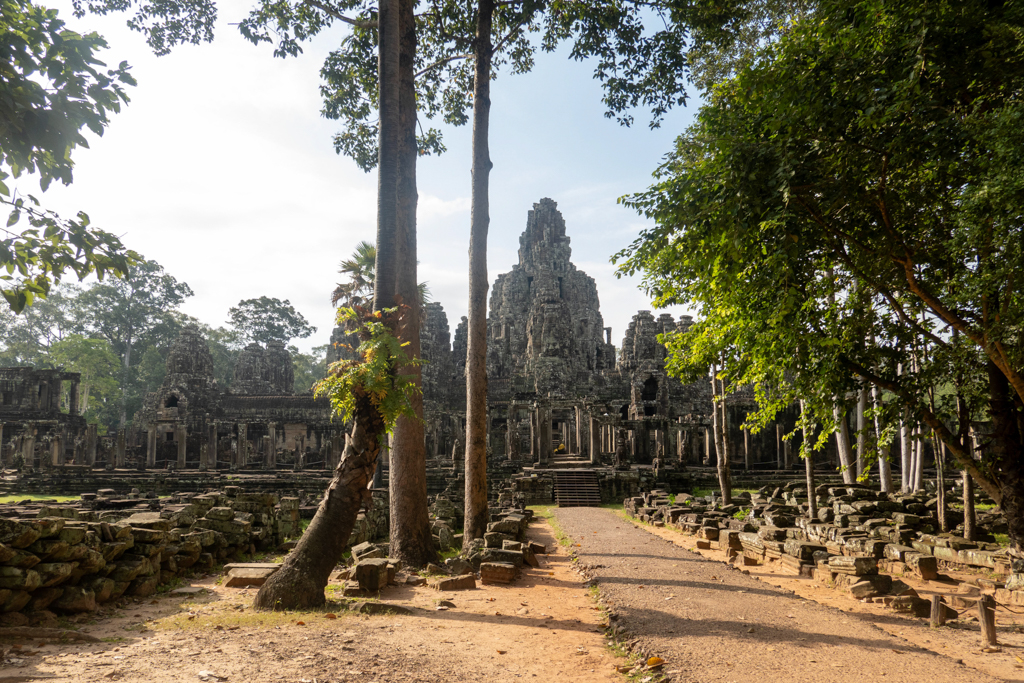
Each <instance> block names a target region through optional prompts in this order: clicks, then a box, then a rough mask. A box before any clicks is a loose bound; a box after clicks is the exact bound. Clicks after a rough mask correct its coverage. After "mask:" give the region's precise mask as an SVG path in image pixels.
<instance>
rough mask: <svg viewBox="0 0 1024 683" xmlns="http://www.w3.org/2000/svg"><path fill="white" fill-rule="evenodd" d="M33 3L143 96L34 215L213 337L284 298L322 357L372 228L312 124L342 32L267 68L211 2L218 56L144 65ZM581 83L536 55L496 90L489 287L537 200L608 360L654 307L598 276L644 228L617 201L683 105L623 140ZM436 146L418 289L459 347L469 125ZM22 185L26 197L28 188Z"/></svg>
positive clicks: (506, 264)
mask: <svg viewBox="0 0 1024 683" xmlns="http://www.w3.org/2000/svg"><path fill="white" fill-rule="evenodd" d="M44 4H46V5H48V6H52V7H56V8H58V9H60V10H61V16H62V17H63V18H64V19H65V20H66V21H67V22H68V25H69V26H70V27H72V28H74V29H75V30H78V31H90V30H95V31H98V32H99V33H101V34H102V35H103V36H105V37H106V38H107V41H108V43H109V45H110V49H109V50H107V51H106V52H105V53H104V54H103V55H102V56H101V58H103V59H105V61H106V62H107V63H108V64H110V65H114V64H116V63H117V62H119V61H121V60H127V61H128V63H129V64H131V65H132V67H133V69H132V73H133V74H134V75H135V77H136V79H137V80H138V82H139V84H138V87H135V88H130V89H129V95H130V97H131V102H130V103H129V105H128V106H127V107H125V108H124V109H123V110H122V111H121V113H119V114H116V115H114V116H113V120H112V122H111V125H110V126H109V128H108V129H107V132H106V134H105V135H104V136H103V137H102V138H96V137H95V136H92V137H91V138H90V140H91V149H82V150H78V151H77V152H76V154H75V160H76V167H75V182H74V184H73V185H71V186H70V187H67V188H65V187H55V188H51V189H50V190H49V191H48V192H46V193H45V195H43V200H44V204H45V205H46V206H47V207H48V208H53V209H57V210H59V211H61V212H62V213H67V214H68V215H72V214H73V213H74V212H75V211H77V210H84V211H86V212H87V213H89V215H90V217H91V218H92V221H93V223H94V224H95V225H97V226H99V227H101V228H103V229H105V230H108V231H111V232H114V233H116V234H118V235H120V236H121V238H122V241H123V242H124V243H125V244H126V245H127V246H129V247H130V248H133V249H135V250H136V251H138V252H140V253H142V254H143V255H145V256H146V257H147V258H151V259H156V260H157V261H158V262H159V263H161V264H162V265H163V266H164V267H165V268H166V269H167V271H168V272H170V273H171V274H172V275H174V276H175V277H177V278H178V279H179V280H183V281H185V282H187V283H188V284H189V285H190V286H191V287H192V289H193V290H194V291H195V296H194V297H193V298H191V299H189V300H188V301H187V302H186V304H185V305H184V307H183V308H184V310H185V312H187V313H189V314H191V315H194V316H195V317H197V318H199V319H200V320H202V321H204V322H206V323H207V324H210V325H213V326H218V325H222V324H224V323H225V321H226V319H227V311H228V308H229V307H231V306H233V305H234V304H236V303H237V302H238V301H239V300H241V299H248V298H253V297H258V296H264V295H265V296H271V297H277V298H280V299H289V300H291V302H292V304H293V305H294V306H295V307H296V308H297V309H298V310H299V311H300V312H301V313H302V314H303V315H305V316H306V318H307V319H308V320H309V321H310V322H311V324H313V325H315V326H317V327H318V328H319V329H318V331H317V333H316V334H315V335H313V336H312V337H311V338H309V339H307V340H301V341H299V342H297V344H298V345H299V346H300V348H302V349H308V348H310V347H311V346H314V345H318V344H324V343H326V342H327V340H328V338H329V335H330V328H331V327H332V323H333V313H332V311H333V309H332V308H331V305H330V300H329V295H330V293H331V291H332V290H333V288H334V285H335V283H336V282H338V281H339V276H337V267H338V262H339V261H340V260H341V259H342V258H345V257H347V256H349V255H350V254H351V253H352V250H353V248H354V247H355V245H356V243H357V242H359V241H360V240H364V239H365V240H369V241H373V239H374V235H375V230H376V227H375V226H376V175H375V174H369V175H367V174H365V173H363V172H362V171H360V170H359V169H358V168H356V166H355V164H354V163H353V162H352V161H351V160H349V159H348V158H346V157H342V156H339V155H337V154H335V152H334V150H333V147H332V145H331V135H332V134H333V133H335V132H336V131H337V130H338V129H339V124H338V123H337V122H334V121H328V120H326V119H324V118H322V117H321V116H320V113H319V112H320V104H321V102H320V95H319V91H318V88H319V85H320V78H319V71H320V67H321V64H322V62H323V59H324V56H325V55H326V54H327V53H328V52H329V50H330V49H331V48H332V47H334V46H335V45H337V44H338V42H339V37H340V36H341V35H343V31H344V29H342V28H340V27H339V28H337V29H332V30H331V31H328V32H327V33H326V34H324V35H323V36H321V37H320V38H318V40H317V41H316V42H314V43H312V44H309V45H308V46H307V48H306V51H305V54H303V55H301V56H300V57H298V58H289V59H286V60H282V59H277V58H274V57H273V56H272V49H271V47H270V46H267V45H262V46H260V47H255V46H253V45H252V44H250V43H248V42H246V41H245V40H243V39H242V37H241V36H240V35H239V33H238V30H237V28H236V27H235V26H231V25H230V24H232V23H235V22H237V21H239V20H240V19H241V18H242V17H244V16H245V14H246V12H247V10H248V7H249V6H250V4H251V3H250V2H244V1H240V0H233V1H231V2H222V3H220V8H221V9H220V21H219V26H218V31H217V36H216V39H215V41H214V43H212V44H208V45H202V46H185V47H179V48H176V49H175V50H174V51H173V52H172V54H170V55H169V56H165V57H155V56H153V55H152V53H151V52H150V51H149V49H148V48H147V47H146V45H145V43H144V42H143V40H142V37H141V36H140V35H138V34H136V33H133V32H131V31H129V30H128V29H127V28H126V27H125V26H124V23H125V19H126V17H125V16H123V15H112V16H109V17H86V18H84V19H82V20H77V19H75V18H74V17H73V16H72V15H71V11H70V3H69V2H58V3H44ZM592 69H593V66H592V64H588V63H582V64H581V63H576V62H572V61H570V60H569V59H568V58H567V57H566V54H565V53H564V52H563V53H556V54H551V55H546V54H540V55H538V58H537V66H536V69H535V70H534V72H533V73H530V74H526V75H522V76H508V75H504V74H503V75H501V76H500V77H499V78H498V80H497V81H495V82H494V83H493V84H492V90H491V92H492V103H493V106H492V110H491V158H492V161H493V163H494V169H493V171H492V173H491V225H490V237H489V243H488V275H489V277H490V279H491V281H492V282H493V281H494V278H495V276H497V275H498V274H499V273H503V272H506V271H508V270H509V269H510V268H511V266H512V264H514V263H515V262H516V260H517V256H516V251H517V249H518V239H519V235H520V233H522V231H523V230H524V228H525V226H526V216H527V211H528V210H529V209H530V208H531V207H532V205H533V203H534V202H536V201H538V200H539V199H540V198H541V197H550V198H552V199H554V200H555V201H556V202H558V206H559V209H560V210H561V212H562V215H563V216H564V217H565V221H566V228H567V233H568V235H569V236H570V238H571V245H572V249H573V261H574V262H575V264H576V266H577V267H578V268H580V269H581V270H583V271H585V272H587V273H588V274H589V275H591V276H592V277H593V278H595V279H596V280H597V287H598V292H599V295H600V298H601V312H602V314H603V315H604V319H605V325H606V326H609V325H610V326H611V327H612V341H613V343H615V344H616V346H618V345H619V344H620V343H621V340H622V335H623V333H624V332H625V328H626V325H627V324H628V323H629V320H630V318H631V317H632V316H633V315H634V314H635V313H636V311H637V310H640V309H645V308H646V309H649V308H651V306H650V302H649V300H648V299H647V298H646V297H645V296H644V294H643V293H642V292H641V291H639V290H638V289H637V287H636V281H627V280H617V279H616V278H615V277H614V275H613V272H614V267H613V266H612V265H611V264H610V263H609V257H610V256H611V254H613V253H614V252H615V251H617V250H619V249H621V248H622V247H624V246H626V245H627V244H629V243H630V242H631V241H632V240H633V238H634V237H635V236H636V234H637V233H638V231H639V229H640V228H641V227H642V226H643V225H644V222H643V220H642V219H641V218H640V217H638V216H637V215H636V214H635V213H633V212H632V211H630V210H627V209H625V208H623V207H621V206H618V205H617V204H616V199H617V198H618V197H619V196H621V195H623V194H627V193H631V192H635V191H639V190H642V189H644V188H646V187H647V186H648V185H649V184H650V182H651V173H652V172H653V171H654V169H655V168H656V167H657V165H658V163H659V161H660V160H661V158H662V156H663V154H664V153H665V152H666V151H668V150H669V148H670V146H671V143H672V140H673V139H674V137H675V136H676V135H677V134H678V133H680V132H681V131H682V130H683V128H684V127H685V125H686V124H687V123H688V122H689V120H690V118H691V116H692V114H693V112H694V110H695V105H691V106H690V107H688V108H687V109H685V110H680V111H678V112H675V113H673V114H672V115H670V117H669V118H668V120H667V121H666V124H665V125H664V126H663V127H662V128H661V129H659V130H655V131H651V130H649V129H648V128H647V125H646V121H647V118H646V114H645V112H640V113H638V115H637V125H636V126H635V127H633V128H631V129H627V128H622V127H620V126H619V125H618V124H617V123H615V121H614V120H611V119H607V118H605V117H604V116H603V113H604V108H603V106H602V104H601V102H600V97H601V90H600V86H599V84H598V83H597V82H596V81H594V80H593V79H592ZM444 132H445V144H446V145H447V147H448V152H447V153H446V154H445V155H443V156H441V157H421V159H420V161H419V164H418V167H417V174H418V185H419V213H418V243H419V259H420V271H419V275H420V279H421V280H426V281H428V282H429V284H430V289H431V292H432V295H433V299H434V300H435V301H439V302H441V303H442V305H443V306H444V308H445V311H446V312H447V315H448V321H449V325H450V327H451V329H452V332H453V333H454V329H455V326H456V324H457V323H458V321H459V319H460V317H461V316H463V315H465V314H466V307H467V296H468V285H467V272H468V255H467V250H468V245H469V205H470V202H469V196H470V167H471V156H470V151H471V150H470V129H469V127H464V128H458V129H456V128H445V129H444ZM16 186H17V187H18V188H19V189H22V190H23V191H33V192H38V186H37V185H35V184H34V182H33V183H28V182H25V181H24V180H23V181H21V182H18V183H16ZM672 312H674V313H676V314H678V313H680V312H682V311H680V310H676V311H672Z"/></svg>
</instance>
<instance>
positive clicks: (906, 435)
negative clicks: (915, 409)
mask: <svg viewBox="0 0 1024 683" xmlns="http://www.w3.org/2000/svg"><path fill="white" fill-rule="evenodd" d="M909 415H910V411H909V410H904V411H903V418H902V419H901V420H900V490H901V491H903V492H904V493H907V492H909V491H910V472H911V458H912V457H913V456H912V448H911V443H910V424H909V423H908V422H907V418H908V417H909Z"/></svg>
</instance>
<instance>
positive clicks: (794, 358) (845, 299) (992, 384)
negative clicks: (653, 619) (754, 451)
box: [618, 0, 1024, 539]
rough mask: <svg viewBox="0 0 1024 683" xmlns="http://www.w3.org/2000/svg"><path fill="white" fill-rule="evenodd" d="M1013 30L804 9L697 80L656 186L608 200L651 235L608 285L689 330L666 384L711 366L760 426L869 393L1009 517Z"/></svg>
mask: <svg viewBox="0 0 1024 683" xmlns="http://www.w3.org/2000/svg"><path fill="white" fill-rule="evenodd" d="M1022 20H1024V15H1022V11H1021V8H1020V7H1017V6H1015V5H1012V4H1006V5H998V4H991V3H985V2H944V1H935V2H931V1H929V2H909V1H905V2H881V1H880V0H864V1H862V2H858V3H849V2H839V1H835V0H834V1H831V2H821V3H819V4H818V6H817V7H816V8H815V10H814V12H813V15H812V16H810V17H809V18H808V19H806V20H801V21H796V22H794V23H793V24H792V26H791V28H790V30H789V31H787V32H786V33H785V34H784V35H782V36H780V37H779V38H778V40H777V41H776V42H774V43H772V44H771V45H770V46H768V47H767V48H765V49H764V50H763V51H762V52H761V53H760V55H759V56H758V58H757V59H756V60H754V61H753V62H751V63H749V64H747V65H745V66H743V67H742V68H740V69H739V70H738V72H737V74H736V76H735V77H734V78H732V79H730V80H727V81H724V82H722V83H720V84H719V85H718V86H716V87H715V88H714V90H713V92H712V94H711V97H710V101H709V102H708V104H707V105H706V106H704V107H702V109H701V111H700V114H699V116H698V120H697V122H696V123H695V124H694V125H693V127H692V128H690V129H689V130H688V131H687V132H686V133H685V134H684V135H682V136H681V137H680V138H679V139H678V141H677V143H676V147H675V149H674V150H673V152H672V154H671V155H670V157H669V159H668V161H667V162H666V163H665V165H664V166H662V168H661V169H660V170H659V182H658V183H657V184H656V185H655V186H654V187H652V188H651V189H650V190H649V191H647V192H645V193H642V194H639V195H635V196H633V197H629V198H626V199H625V202H626V204H628V205H630V206H632V207H635V208H637V209H638V210H640V211H642V212H643V213H645V214H646V215H648V216H650V217H652V218H654V219H655V221H656V225H655V226H654V227H653V228H651V229H648V230H645V231H644V232H643V234H642V235H641V237H640V238H639V239H638V240H637V241H636V242H635V243H634V244H633V245H632V246H631V247H629V248H628V249H626V250H624V251H623V252H621V253H620V254H619V255H618V257H619V258H620V259H623V261H622V264H621V266H620V270H621V272H624V273H633V272H637V271H642V272H643V273H644V283H645V286H646V287H647V288H648V290H649V291H650V293H651V294H652V295H653V296H654V297H655V298H656V302H657V303H658V304H669V303H682V304H689V305H691V306H695V307H697V308H698V310H699V312H700V314H701V320H700V321H699V322H698V323H697V324H696V325H695V326H694V327H693V328H691V330H690V331H689V332H687V333H685V334H680V335H675V336H673V337H672V338H671V339H669V340H668V341H669V345H670V349H671V351H672V354H671V358H670V368H671V369H672V370H673V371H674V372H676V373H680V374H690V375H692V374H694V373H699V372H701V371H702V368H706V367H708V365H709V364H710V363H711V362H712V361H713V360H715V359H720V358H727V359H728V360H729V362H728V364H727V365H728V367H729V377H728V379H729V380H731V382H732V383H733V385H734V386H735V385H738V384H742V383H752V384H754V385H755V387H756V388H757V389H758V396H759V399H760V401H761V407H762V410H761V413H760V415H759V416H758V418H759V419H760V421H761V422H764V421H765V420H767V419H770V418H771V417H772V416H773V415H774V412H775V411H777V410H778V409H779V408H781V407H782V406H783V405H787V404H789V403H791V402H792V401H793V400H794V399H797V398H800V399H805V400H807V401H808V406H809V408H810V409H811V411H812V413H813V414H814V415H815V419H817V420H819V421H821V422H823V423H825V424H826V425H829V424H831V423H832V422H833V420H832V418H831V417H830V415H829V411H830V409H831V402H832V400H833V397H834V396H836V395H842V394H843V393H844V392H845V391H847V390H851V389H854V388H856V387H857V386H858V385H859V383H860V382H862V381H866V382H870V383H872V384H875V385H876V386H878V387H879V388H881V389H884V390H885V391H886V392H887V393H886V395H887V396H889V397H890V398H891V399H892V400H891V401H889V403H888V406H887V409H888V410H889V411H890V413H891V414H895V413H902V412H903V411H904V410H909V411H911V413H912V415H913V416H914V419H915V420H917V421H920V422H923V423H925V424H927V425H928V426H929V427H930V428H932V429H934V430H935V432H936V433H938V434H939V436H940V437H941V438H942V440H943V442H944V443H945V444H946V446H947V447H948V448H949V450H950V452H951V453H952V454H953V455H954V457H955V458H956V459H957V461H958V463H959V465H960V466H961V467H963V468H966V469H968V470H969V471H970V472H971V473H972V475H973V476H975V478H976V479H977V480H978V481H979V482H980V483H981V485H982V486H983V487H984V488H985V489H986V491H988V492H989V493H990V494H991V495H993V497H995V498H996V499H997V500H1001V501H1004V503H1005V504H1011V507H1016V503H1019V502H1020V498H1021V492H1020V491H1018V490H1016V489H1017V488H1019V481H1020V475H1019V472H1018V469H1019V467H1020V465H1019V463H1018V462H1017V459H1018V457H1019V455H1020V454H1021V452H1022V446H1021V436H1020V435H1021V433H1022V429H1024V419H1022V415H1024V378H1022V372H1024V306H1022V304H1024V300H1022V294H1024V291H1022V284H1021V282H1022V277H1024V253H1022V248H1024V239H1022V238H1024V234H1022V233H1024V228H1022V223H1021V217H1020V207H1021V206H1024V201H1022V200H1024V194H1022V190H1024V185H1022V181H1021V179H1020V175H1019V173H1018V171H1017V169H1019V168H1020V167H1021V166H1020V164H1021V161H1022V159H1021V155H1022V154H1024V144H1022V143H1024V140H1022V138H1021V136H1022V132H1021V131H1022V129H1021V126H1020V121H1021V114H1022V108H1021V99H1020V97H1021V93H1022V88H1024V53H1022V46H1024V44H1022V42H1021V36H1022V29H1024V22H1022ZM936 388H938V389H939V390H937V389H936ZM957 394H959V396H960V398H961V402H960V403H961V405H962V406H967V407H968V408H970V409H971V410H969V411H968V412H967V413H963V412H958V411H957V410H956V409H955V403H956V402H955V401H954V398H955V395H957ZM944 396H945V398H944ZM973 421H985V422H987V425H986V426H985V427H983V428H980V427H979V429H981V430H982V431H983V432H984V438H982V439H981V441H980V443H981V444H982V445H983V449H982V453H984V455H985V458H984V459H983V460H982V461H980V462H977V461H975V458H974V456H975V455H976V454H975V453H974V452H972V450H971V449H970V447H968V446H967V445H965V444H966V441H965V440H964V438H963V437H964V435H963V433H962V432H963V431H964V430H966V429H967V428H968V427H969V426H970V424H969V423H970V422H973ZM965 422H966V423H968V424H965ZM954 423H956V427H954V426H953V425H954ZM832 426H833V427H834V425H832ZM957 430H960V432H959V433H958V432H957ZM1014 501H1016V503H1015V502H1014ZM1018 513H1019V510H1014V511H1013V512H1010V516H1014V515H1016V516H1017V517H1018V518H1019V514H1018ZM1021 531H1022V529H1020V528H1018V529H1016V530H1014V528H1013V525H1012V524H1011V535H1014V536H1015V538H1017V539H1020V538H1022V537H1024V534H1021Z"/></svg>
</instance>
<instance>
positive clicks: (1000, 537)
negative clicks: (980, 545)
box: [992, 534, 1010, 548]
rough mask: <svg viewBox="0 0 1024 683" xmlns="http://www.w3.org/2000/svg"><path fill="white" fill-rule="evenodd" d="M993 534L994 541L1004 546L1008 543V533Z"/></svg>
mask: <svg viewBox="0 0 1024 683" xmlns="http://www.w3.org/2000/svg"><path fill="white" fill-rule="evenodd" d="M992 535H993V536H995V539H996V543H998V544H999V545H1001V546H1002V547H1004V548H1006V547H1009V545H1010V536H1009V535H1008V534H992Z"/></svg>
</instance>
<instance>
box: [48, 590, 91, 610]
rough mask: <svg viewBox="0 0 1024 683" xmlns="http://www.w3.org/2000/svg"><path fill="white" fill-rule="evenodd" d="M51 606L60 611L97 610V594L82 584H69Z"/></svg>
mask: <svg viewBox="0 0 1024 683" xmlns="http://www.w3.org/2000/svg"><path fill="white" fill-rule="evenodd" d="M50 606H51V608H52V609H54V610H55V611H58V612H70V613H77V612H95V611H96V594H95V593H94V592H93V591H91V590H89V589H88V588H84V587H82V586H67V587H66V588H65V589H64V591H63V593H61V596H60V597H59V598H57V599H56V600H55V601H54V602H53V603H51V605H50Z"/></svg>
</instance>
